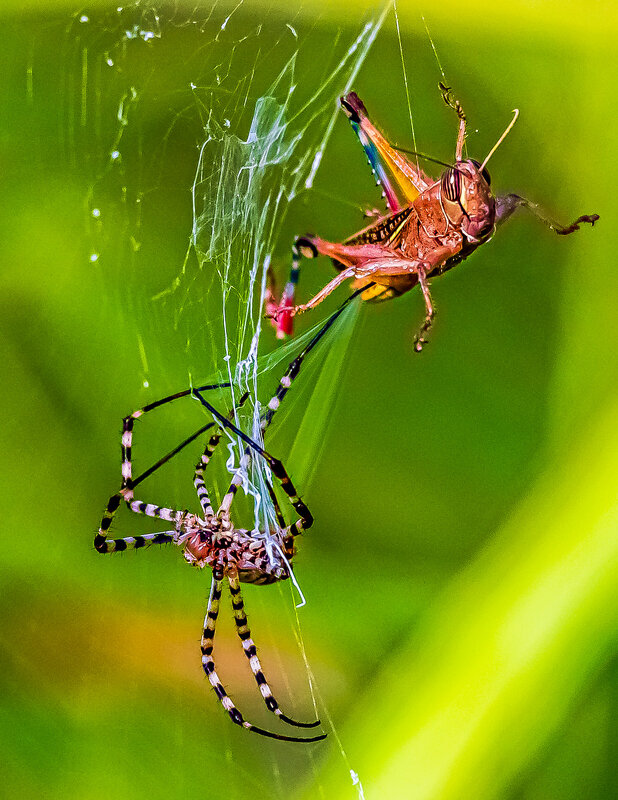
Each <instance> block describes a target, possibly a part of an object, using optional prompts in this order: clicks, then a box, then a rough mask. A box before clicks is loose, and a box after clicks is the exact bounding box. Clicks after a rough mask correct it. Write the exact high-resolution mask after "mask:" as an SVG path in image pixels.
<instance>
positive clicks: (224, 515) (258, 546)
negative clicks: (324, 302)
mask: <svg viewBox="0 0 618 800" xmlns="http://www.w3.org/2000/svg"><path fill="white" fill-rule="evenodd" d="M354 296H355V295H352V296H350V297H349V298H348V300H346V301H345V303H343V304H342V306H341V307H340V308H339V309H338V310H337V311H336V312H335V313H334V314H332V315H331V317H330V318H329V319H328V320H327V322H326V323H325V325H323V326H322V328H321V329H320V330H319V331H318V332H317V333H316V335H315V336H314V337H313V338H312V339H311V340H310V341H309V343H308V344H307V345H306V347H305V348H304V349H303V350H302V351H301V353H300V354H299V355H298V356H297V357H296V358H295V359H294V360H293V361H292V362H291V363H290V364H289V366H288V369H287V370H286V372H285V374H284V376H283V377H282V378H281V380H280V381H279V385H278V387H277V390H276V392H275V394H274V395H273V397H272V398H271V400H270V402H269V403H268V406H267V409H266V410H265V412H264V413H263V415H262V417H261V423H260V428H261V433H262V434H264V432H265V431H266V429H267V428H268V426H269V425H270V423H271V422H272V420H273V417H274V415H275V413H276V411H277V409H278V408H279V406H280V403H281V401H282V400H283V398H284V397H285V395H286V394H287V392H288V390H289V389H290V386H291V385H292V382H293V381H294V379H295V378H296V377H297V375H298V373H299V371H300V368H301V365H302V362H303V360H304V359H305V357H306V356H307V354H308V353H309V352H310V351H311V350H312V349H313V348H314V347H315V346H316V345H317V344H318V342H319V341H320V340H321V339H322V337H323V336H324V335H325V334H326V332H327V331H328V330H329V329H330V327H331V326H332V325H333V323H334V322H335V320H336V319H337V318H338V317H339V315H340V314H341V313H342V312H343V310H344V308H345V306H346V305H347V303H348V302H349V301H350V300H352V299H353V297H354ZM229 386H230V384H229V383H219V384H209V385H204V386H199V387H197V388H190V389H185V390H183V391H181V392H177V393H176V394H173V395H169V396H168V397H164V398H162V399H161V400H157V401H155V402H153V403H149V404H148V405H146V406H144V407H143V408H140V409H138V410H137V411H134V412H133V413H132V414H129V416H127V417H125V418H124V420H123V432H122V469H121V471H122V484H121V488H120V489H119V491H118V492H116V493H115V494H113V495H112V496H111V497H110V499H109V501H108V503H107V507H106V509H105V512H104V514H103V518H102V520H101V524H100V527H99V530H98V533H97V534H96V535H95V539H94V546H95V549H96V550H97V551H98V552H99V553H114V552H119V551H123V550H128V549H139V548H143V547H149V546H152V545H155V544H168V543H170V544H175V545H177V546H179V547H181V548H182V550H183V555H184V558H185V559H186V560H187V562H188V563H189V564H192V565H193V566H195V567H198V568H200V569H203V568H205V567H209V568H210V569H211V570H212V582H211V589H210V596H209V599H208V608H207V611H206V616H205V619H204V627H203V632H202V639H201V651H202V667H203V669H204V672H205V674H206V676H207V678H208V680H209V681H210V684H211V686H212V688H213V689H214V691H215V694H216V695H217V697H218V698H219V701H220V702H221V705H222V706H223V708H224V709H225V710H226V711H227V713H228V715H229V717H230V719H231V720H232V722H234V723H235V724H236V725H239V726H241V727H243V728H245V729H246V730H249V731H253V732H254V733H258V734H261V735H262V736H268V737H270V738H272V739H278V740H281V741H288V742H317V741H320V740H321V739H324V738H326V734H320V735H318V736H313V737H306V738H303V737H296V736H286V735H283V734H278V733H273V732H271V731H268V730H265V729H264V728H261V727H258V726H257V725H254V724H252V723H251V722H248V721H247V720H245V718H244V717H243V715H242V714H241V712H240V711H239V710H238V708H237V707H236V706H235V705H234V702H233V701H232V699H231V698H230V697H229V695H228V694H227V692H226V690H225V688H224V686H223V684H222V682H221V680H220V678H219V676H218V674H217V671H216V668H215V661H214V657H213V647H214V636H215V629H216V624H217V618H218V614H219V605H220V600H221V596H222V591H223V584H224V583H227V585H228V586H229V590H230V594H231V600H232V608H233V611H234V620H235V622H236V632H237V634H238V636H239V638H240V640H241V642H242V646H243V650H244V652H245V655H246V656H247V659H248V661H249V666H250V668H251V671H252V673H253V676H254V678H255V680H256V682H257V685H258V688H259V691H260V694H261V695H262V698H263V700H264V703H265V704H266V708H267V709H268V710H269V711H271V712H272V713H273V714H275V716H277V717H278V718H279V719H280V720H281V721H282V722H285V723H287V724H288V725H292V726H295V727H298V728H313V727H315V726H317V725H319V724H320V721H319V720H316V721H314V722H298V721H297V720H294V719H292V718H290V717H288V716H286V715H285V714H284V713H283V712H282V710H281V708H280V707H279V704H278V703H277V700H276V699H275V697H274V695H273V693H272V691H271V689H270V686H269V684H268V682H267V680H266V678H265V677H264V673H263V671H262V666H261V664H260V660H259V658H258V655H257V649H256V646H255V644H254V642H253V640H252V638H251V632H250V629H249V625H248V622H247V617H246V615H245V610H244V602H243V598H242V592H241V583H254V584H270V583H275V582H276V581H281V580H286V579H287V578H289V577H290V574H291V566H290V565H291V561H292V559H293V558H294V555H295V553H296V547H295V539H296V537H297V536H298V535H299V534H301V533H303V532H304V531H306V530H308V529H309V528H310V527H311V525H312V524H313V517H312V515H311V512H310V511H309V509H308V508H307V506H306V505H305V503H304V502H303V501H302V500H301V498H300V497H299V496H298V494H297V492H296V489H295V487H294V485H293V483H292V481H291V479H290V477H289V475H288V473H287V470H286V469H285V467H284V465H283V463H282V462H281V461H279V460H278V459H276V458H274V457H273V456H272V455H270V453H268V452H267V451H266V450H264V448H262V447H261V446H260V445H259V444H258V443H257V442H256V441H254V440H253V439H251V438H250V437H249V436H247V435H246V434H245V433H243V432H242V431H241V430H239V428H237V427H236V425H234V423H233V422H232V421H231V418H232V416H233V412H230V414H229V415H228V417H225V416H224V415H222V414H221V413H220V412H219V411H217V409H216V408H215V407H214V406H212V405H211V404H210V403H209V402H208V401H207V400H206V399H205V398H204V396H203V394H202V393H203V392H206V391H209V390H212V389H218V388H228V387H229ZM183 397H194V398H196V399H198V400H199V401H200V403H201V404H202V405H203V406H204V408H206V410H207V411H208V412H209V413H210V414H211V415H212V416H213V417H214V418H215V420H216V422H210V423H208V424H206V425H203V426H202V427H201V428H200V429H199V430H198V431H196V432H195V433H194V434H192V435H191V436H189V437H188V438H187V439H185V440H184V441H183V442H182V443H181V444H180V445H178V446H177V447H175V448H174V449H173V450H172V451H170V452H169V453H168V454H167V455H165V456H164V457H163V458H161V459H160V460H159V461H157V463H156V464H154V465H153V466H152V467H150V468H149V469H147V470H146V471H145V472H143V473H142V474H141V475H139V476H138V477H135V478H134V477H133V466H132V455H131V450H132V445H133V427H134V424H135V421H136V420H138V419H140V418H141V417H143V416H144V415H145V414H148V413H149V412H151V411H154V410H155V409H157V408H160V407H161V406H164V405H167V404H168V403H172V402H174V401H176V400H179V399H180V398H183ZM247 397H248V393H246V394H244V395H243V396H242V397H241V398H240V400H239V402H238V405H237V406H236V408H240V407H241V406H242V404H243V403H244V402H245V400H246V399H247ZM215 426H217V427H216V430H215V432H214V433H213V434H212V435H211V436H210V438H209V439H208V441H207V443H206V446H205V447H204V450H203V453H202V455H201V458H200V459H199V461H198V462H197V464H196V466H195V471H194V476H193V483H194V486H195V490H196V493H197V497H198V500H199V503H200V506H201V512H202V515H201V516H199V515H198V514H194V513H191V512H189V511H180V510H176V509H173V508H167V507H164V506H160V505H156V504H154V503H146V502H144V501H142V500H139V499H136V498H135V489H136V488H137V486H138V485H139V484H140V483H142V482H143V481H144V480H145V479H146V478H147V477H149V476H150V475H152V474H153V472H155V471H156V470H158V469H159V468H160V467H161V466H163V464H165V463H167V462H168V461H169V460H170V459H171V458H173V457H174V456H175V455H177V454H178V453H179V452H180V451H181V450H183V449H184V448H185V447H186V446H187V445H189V444H190V443H191V442H193V441H195V440H196V439H197V438H199V437H200V436H202V435H203V434H204V433H205V432H206V431H207V430H209V429H211V428H213V427H215ZM224 428H227V429H229V430H230V431H232V432H233V433H235V434H236V435H237V436H239V437H240V438H241V439H242V441H243V442H244V443H245V444H246V448H245V450H244V452H243V455H242V457H241V460H240V464H239V467H238V469H237V470H236V471H235V473H234V475H233V478H232V481H231V483H230V486H229V488H228V490H227V492H226V494H225V495H224V497H223V500H222V501H221V504H220V506H219V508H218V510H217V511H216V512H215V511H214V509H213V506H212V504H211V501H210V497H209V494H208V490H207V488H206V484H205V473H206V468H207V467H208V464H209V462H210V459H211V457H212V455H213V453H214V452H215V449H216V448H217V446H218V445H219V443H220V440H221V437H222V434H223V429H224ZM256 455H257V456H259V457H261V458H263V459H264V460H265V461H266V463H267V464H268V466H269V467H270V470H271V473H272V475H273V476H274V478H275V479H276V480H277V481H278V482H279V484H280V486H281V488H282V490H283V492H284V493H285V494H286V496H287V498H288V500H289V502H290V504H291V505H292V507H293V508H294V510H295V512H296V514H297V515H298V519H297V520H296V521H295V522H293V523H291V524H286V522H285V518H284V515H283V513H282V510H281V508H280V505H279V503H278V501H277V497H276V495H275V492H274V489H273V487H272V486H269V487H268V490H269V494H270V497H271V499H272V502H273V506H274V509H275V513H276V516H277V522H278V526H279V527H278V529H276V530H275V531H271V532H269V534H268V535H267V536H264V535H261V536H256V535H254V534H253V533H252V532H251V531H249V530H247V529H244V528H237V527H236V526H235V525H234V524H233V523H232V521H231V519H230V508H231V505H232V502H233V500H234V497H235V495H236V492H237V490H238V487H239V486H240V485H241V483H242V475H243V472H245V471H246V469H247V467H248V466H249V463H250V460H251V458H252V457H255V456H256ZM123 501H124V503H125V504H126V505H127V507H128V508H129V509H130V510H131V511H132V512H134V513H137V514H145V515H147V516H149V517H154V518H157V519H162V520H165V521H166V522H169V523H170V524H171V525H172V526H173V527H172V529H171V530H168V531H164V532H161V533H147V534H144V535H141V536H127V537H124V538H122V539H111V538H108V532H109V529H110V526H111V524H112V521H113V519H114V516H115V514H116V512H117V510H118V508H119V507H120V505H121V503H122V502H123Z"/></svg>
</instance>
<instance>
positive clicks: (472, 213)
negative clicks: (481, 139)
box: [440, 159, 496, 244]
mask: <svg viewBox="0 0 618 800" xmlns="http://www.w3.org/2000/svg"><path fill="white" fill-rule="evenodd" d="M489 184H490V177H489V173H488V172H487V170H486V169H485V168H484V167H481V165H480V164H479V162H478V161H475V160H474V159H468V160H467V161H458V162H457V163H456V164H455V166H453V167H449V168H448V169H447V170H445V171H444V172H443V173H442V177H441V179H440V198H441V200H442V205H443V207H444V211H445V213H446V215H447V216H448V218H449V220H450V221H451V223H452V224H453V225H455V226H459V227H461V230H462V233H463V234H464V236H465V237H466V239H467V240H468V241H469V242H472V243H473V244H481V243H482V242H486V241H487V240H488V239H489V238H490V236H491V235H492V233H493V231H494V223H495V219H496V203H495V200H494V196H493V195H492V193H491V189H490V186H489Z"/></svg>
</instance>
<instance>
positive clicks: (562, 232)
mask: <svg viewBox="0 0 618 800" xmlns="http://www.w3.org/2000/svg"><path fill="white" fill-rule="evenodd" d="M520 206H523V207H524V208H527V209H528V211H530V212H531V213H532V214H534V216H535V217H536V218H537V219H539V220H540V221H541V222H542V223H543V224H544V225H547V227H548V228H549V229H550V230H552V231H554V232H555V233H557V234H558V236H567V235H568V234H569V233H574V232H575V231H578V230H579V226H580V223H583V222H587V223H589V224H590V225H594V223H595V222H596V221H597V220H598V219H599V215H598V214H582V216H581V217H578V218H577V219H576V220H575V221H574V222H572V223H571V224H570V225H560V223H558V222H554V221H553V220H551V219H550V218H549V217H547V216H545V214H544V212H543V211H542V210H541V208H540V206H538V205H537V204H536V203H533V202H531V201H530V200H526V198H525V197H520V196H519V195H518V194H507V195H505V196H504V197H496V225H501V224H502V223H503V222H505V221H506V220H507V219H508V218H509V217H510V216H511V214H512V213H513V212H514V211H516V210H517V209H518V208H519V207H520Z"/></svg>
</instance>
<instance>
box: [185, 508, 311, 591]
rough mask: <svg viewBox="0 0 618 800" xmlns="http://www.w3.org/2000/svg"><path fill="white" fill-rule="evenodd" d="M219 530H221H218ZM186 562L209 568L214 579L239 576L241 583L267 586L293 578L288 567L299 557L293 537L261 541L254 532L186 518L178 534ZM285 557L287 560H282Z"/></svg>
mask: <svg viewBox="0 0 618 800" xmlns="http://www.w3.org/2000/svg"><path fill="white" fill-rule="evenodd" d="M217 528H218V530H217ZM179 534H180V535H179V536H178V544H182V546H183V548H184V550H183V555H184V557H185V559H186V560H187V561H188V562H189V564H192V565H193V566H195V567H198V568H200V569H203V568H204V567H210V568H211V569H212V571H213V574H214V575H215V576H220V577H227V576H228V575H229V574H235V575H238V580H239V581H241V582H242V583H255V584H259V585H266V584H269V583H275V582H276V581H282V580H285V579H286V578H289V577H290V569H289V566H288V565H289V564H290V563H291V561H292V558H293V557H294V555H295V553H296V548H295V547H294V540H293V537H291V536H289V537H286V538H285V539H284V537H283V536H282V535H281V533H280V531H275V532H273V533H272V534H270V535H269V536H268V538H261V537H260V538H258V537H256V536H254V535H252V533H251V531H248V530H245V529H243V528H232V527H231V525H230V524H229V522H228V523H227V524H225V523H223V524H221V522H220V521H217V520H216V518H213V519H212V520H203V519H200V517H197V516H195V515H194V514H189V515H187V516H186V517H185V518H184V520H183V522H182V528H181V531H180V532H179ZM280 553H283V554H284V556H285V558H282V557H281V555H280Z"/></svg>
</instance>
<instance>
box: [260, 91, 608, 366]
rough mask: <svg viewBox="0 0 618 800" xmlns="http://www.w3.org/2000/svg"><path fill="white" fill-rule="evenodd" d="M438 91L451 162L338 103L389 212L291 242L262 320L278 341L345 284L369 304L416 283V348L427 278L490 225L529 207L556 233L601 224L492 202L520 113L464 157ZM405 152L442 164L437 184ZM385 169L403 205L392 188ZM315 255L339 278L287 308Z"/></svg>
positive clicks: (476, 242) (360, 108) (510, 199)
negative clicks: (405, 146) (564, 221)
mask: <svg viewBox="0 0 618 800" xmlns="http://www.w3.org/2000/svg"><path fill="white" fill-rule="evenodd" d="M440 90H441V92H442V97H443V99H444V101H445V103H446V104H447V105H448V106H450V107H451V108H452V109H453V110H454V111H455V112H456V113H457V116H458V118H459V130H458V133H457V144H456V147H455V162H454V164H446V163H445V162H442V161H438V160H437V159H432V158H429V157H428V156H422V154H420V153H416V152H414V151H404V150H401V149H399V148H396V147H393V146H392V145H391V144H389V142H388V141H387V139H386V138H385V137H384V135H383V134H382V133H381V132H380V131H379V130H378V128H376V126H375V125H374V124H373V123H372V122H371V120H370V118H369V115H368V113H367V109H366V108H365V106H364V104H363V102H362V101H361V99H360V98H359V97H358V95H357V94H356V93H355V92H350V93H349V94H347V95H345V97H342V98H341V99H340V103H341V107H342V109H343V111H344V113H345V114H346V116H347V117H348V119H349V121H350V123H351V124H352V127H353V129H354V131H355V132H356V134H357V136H358V138H359V140H360V142H361V145H362V146H363V149H364V151H365V153H366V155H367V159H368V161H369V165H370V167H371V169H372V171H373V173H374V176H375V179H376V182H377V184H378V186H381V187H382V193H383V196H384V198H385V201H386V206H387V213H386V214H385V215H382V216H379V217H378V219H377V220H376V221H375V222H372V223H371V224H370V225H369V226H367V227H365V228H363V229H362V230H360V231H359V232H358V233H355V234H353V235H352V236H350V237H349V238H347V239H346V240H345V241H343V242H342V243H337V242H329V241H326V240H325V239H322V238H320V237H319V236H313V235H308V236H303V237H300V238H298V239H297V240H296V242H295V243H294V246H293V248H292V253H293V261H292V271H291V276H290V280H289V281H288V283H287V285H286V287H285V289H284V291H283V294H282V297H281V300H280V302H279V303H277V301H276V300H275V299H274V297H275V295H274V287H273V285H272V284H271V286H270V289H269V292H268V293H267V302H266V311H267V314H266V315H267V316H268V317H270V318H271V319H272V320H273V324H274V326H275V327H276V329H277V336H278V337H279V338H282V337H283V336H284V335H286V334H288V333H291V332H292V317H294V316H295V315H296V314H300V313H302V312H304V311H308V310H309V309H312V308H315V307H316V306H317V305H319V304H320V303H321V302H322V301H323V300H324V298H326V297H327V296H328V295H329V294H330V293H331V292H332V291H333V290H334V289H336V288H337V287H338V286H339V285H340V284H342V283H344V282H345V281H346V280H348V279H352V280H353V281H354V283H353V288H354V289H359V288H362V287H363V286H367V290H366V291H365V292H363V293H362V294H361V297H362V298H363V299H364V300H368V301H372V302H379V301H384V300H390V299H391V298H393V297H398V296H399V295H401V294H404V293H405V292H408V291H409V290H410V289H412V288H413V287H414V286H416V284H418V285H419V286H420V288H421V291H422V293H423V299H424V301H425V319H424V321H423V324H422V326H421V327H420V329H419V331H418V332H417V334H416V335H415V337H414V348H415V350H416V351H420V350H422V348H423V345H424V344H425V343H426V342H427V339H426V334H427V332H428V331H429V329H430V327H431V325H432V323H433V320H434V317H435V306H434V302H433V300H432V297H431V293H430V290H429V280H430V278H433V277H434V276H437V275H442V273H443V272H446V271H447V270H449V269H451V268H452V267H454V266H456V265H457V264H460V263H461V262H462V261H464V260H465V259H466V258H468V256H469V255H470V254H471V253H473V252H474V251H475V250H476V248H477V247H479V246H480V245H481V244H484V243H485V242H488V241H489V240H490V239H491V238H492V236H493V234H494V232H495V230H496V227H497V226H498V225H500V224H501V223H503V222H504V221H505V220H506V219H508V218H509V217H510V216H511V214H512V213H513V212H514V211H515V210H516V209H517V208H518V207H519V206H524V207H526V208H528V209H529V210H530V211H531V212H532V213H533V214H535V216H537V217H538V218H539V219H540V220H541V221H542V222H543V223H544V224H546V225H547V226H548V227H549V228H550V229H551V230H553V231H554V232H555V233H557V234H559V235H566V234H569V233H573V232H574V231H576V230H578V229H579V225H580V223H583V222H587V223H590V224H591V225H594V223H595V222H596V221H597V220H598V219H599V216H598V214H591V215H583V216H580V217H578V218H577V219H576V220H575V221H574V222H573V223H571V224H570V225H567V226H562V225H559V224H557V223H555V222H553V221H552V220H550V219H548V218H546V217H545V216H544V214H543V213H542V212H541V211H540V209H539V207H538V206H537V205H536V204H535V203H531V202H530V201H529V200H526V199H525V198H523V197H520V196H519V195H517V194H507V195H505V196H503V197H500V196H498V197H495V196H494V195H493V194H492V191H491V179H490V176H489V172H488V171H487V168H486V167H487V162H488V161H489V159H490V158H491V156H492V155H493V154H494V152H495V151H496V149H497V148H498V146H499V145H500V144H501V143H502V141H503V140H504V138H505V137H506V136H507V134H508V133H509V131H510V130H511V128H512V127H513V125H514V124H515V120H516V119H517V116H518V113H519V112H518V111H517V110H515V112H514V116H513V119H512V120H511V122H510V124H509V125H508V127H507V128H506V130H505V131H504V133H503V134H502V136H501V137H500V138H499V139H498V141H497V142H496V144H495V145H494V147H493V148H492V149H491V150H490V152H489V154H488V155H487V157H486V158H485V160H484V161H483V162H482V163H479V162H478V161H476V160H475V159H472V158H467V159H464V157H463V148H464V142H465V138H466V115H465V114H464V111H463V108H462V106H461V104H460V102H459V101H458V100H456V99H454V97H453V95H452V93H451V90H450V88H449V87H448V86H445V85H444V84H443V83H440ZM407 155H413V156H420V157H423V158H425V159H427V160H430V161H434V162H436V163H438V164H442V166H445V167H446V169H445V170H444V172H443V173H442V175H441V176H440V179H439V180H437V181H436V180H433V178H431V177H430V176H429V175H427V174H426V173H425V172H424V171H423V170H422V169H421V168H420V167H419V165H418V159H416V160H415V161H411V160H410V159H409V158H408V157H407ZM387 170H388V171H389V172H390V174H391V175H392V177H393V179H394V182H395V183H396V185H397V187H398V191H399V193H400V194H401V196H402V197H403V200H402V199H400V195H399V194H398V191H397V190H396V189H395V187H394V186H393V184H392V183H391V181H390V179H389V177H388V174H387ZM374 213H375V212H374ZM318 255H325V256H329V257H330V258H331V259H332V262H333V264H334V266H335V269H337V270H338V273H339V274H338V275H337V276H336V277H335V278H333V279H332V280H331V281H330V282H329V283H327V284H326V286H324V288H323V289H321V290H320V291H319V292H318V293H317V294H316V295H315V297H312V298H311V300H309V301H308V302H307V303H304V304H302V305H293V299H294V291H295V286H296V284H297V281H298V275H299V269H300V259H301V257H304V258H315V257H316V256H318Z"/></svg>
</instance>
